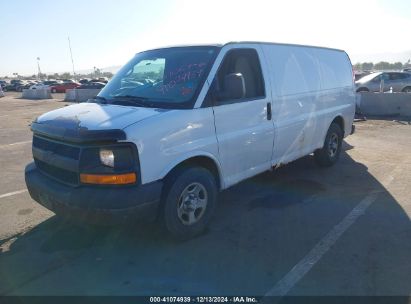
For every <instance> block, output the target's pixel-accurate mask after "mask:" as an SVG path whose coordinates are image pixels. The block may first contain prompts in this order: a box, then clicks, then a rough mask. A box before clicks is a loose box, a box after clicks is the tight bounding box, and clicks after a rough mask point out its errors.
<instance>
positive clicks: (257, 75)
mask: <svg viewBox="0 0 411 304" xmlns="http://www.w3.org/2000/svg"><path fill="white" fill-rule="evenodd" d="M231 74H236V75H237V76H238V75H241V76H239V77H242V79H243V84H244V88H245V91H244V92H243V96H242V97H235V98H233V97H232V94H229V93H228V92H227V90H230V86H231V85H232V84H229V83H227V82H228V81H229V80H228V78H227V76H229V75H231ZM213 86H214V87H213V91H214V94H213V95H214V98H213V99H214V100H215V102H216V103H217V104H222V103H224V102H228V101H236V102H241V101H247V100H250V99H257V98H261V97H264V96H265V88H264V79H263V76H262V73H261V65H260V61H259V59H258V54H257V52H256V50H254V49H234V50H231V51H229V52H228V53H227V55H226V56H225V58H224V60H223V62H222V63H221V65H220V68H219V70H218V73H217V75H216V78H215V79H214V84H213Z"/></svg>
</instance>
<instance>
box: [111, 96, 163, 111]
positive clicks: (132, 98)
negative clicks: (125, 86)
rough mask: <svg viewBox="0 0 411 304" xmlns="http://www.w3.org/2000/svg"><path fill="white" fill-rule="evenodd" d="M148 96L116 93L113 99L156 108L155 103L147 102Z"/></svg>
mask: <svg viewBox="0 0 411 304" xmlns="http://www.w3.org/2000/svg"><path fill="white" fill-rule="evenodd" d="M149 99H150V98H148V97H142V96H134V95H117V96H114V97H113V100H117V101H119V102H126V103H129V104H133V105H137V106H141V107H150V108H156V106H155V104H154V103H152V102H148V100H149Z"/></svg>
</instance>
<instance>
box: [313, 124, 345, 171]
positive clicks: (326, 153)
mask: <svg viewBox="0 0 411 304" xmlns="http://www.w3.org/2000/svg"><path fill="white" fill-rule="evenodd" d="M342 140H343V131H342V130H341V127H340V126H339V125H338V124H336V123H332V124H331V126H330V128H329V129H328V132H327V135H326V136H325V140H324V146H323V147H322V148H321V149H318V150H316V151H315V152H314V159H315V161H316V162H317V164H318V165H319V166H321V167H330V166H332V165H334V164H335V163H336V162H337V160H338V158H339V157H340V153H341V144H342Z"/></svg>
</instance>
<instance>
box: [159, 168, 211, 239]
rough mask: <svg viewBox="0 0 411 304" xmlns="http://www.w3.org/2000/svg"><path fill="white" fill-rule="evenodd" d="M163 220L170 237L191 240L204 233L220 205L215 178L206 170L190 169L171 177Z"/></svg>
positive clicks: (168, 181) (166, 194)
mask: <svg viewBox="0 0 411 304" xmlns="http://www.w3.org/2000/svg"><path fill="white" fill-rule="evenodd" d="M165 191H166V192H165V196H164V198H163V214H162V220H163V222H164V224H165V228H166V229H167V231H168V232H169V234H170V235H171V236H172V237H173V238H175V239H178V240H187V239H190V238H192V237H194V236H196V235H199V234H200V233H201V232H203V231H204V229H205V228H206V226H207V224H208V223H209V222H210V219H211V217H212V214H213V213H214V209H215V206H216V203H217V192H218V189H217V184H216V179H215V177H214V176H213V174H212V173H211V172H210V171H209V170H207V169H205V168H202V167H187V168H183V169H180V170H177V171H176V172H174V174H171V175H170V176H169V177H168V178H167V180H166V185H165Z"/></svg>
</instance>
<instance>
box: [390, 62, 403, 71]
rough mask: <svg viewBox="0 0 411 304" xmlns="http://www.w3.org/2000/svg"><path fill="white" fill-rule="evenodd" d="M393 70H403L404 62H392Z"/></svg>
mask: <svg viewBox="0 0 411 304" xmlns="http://www.w3.org/2000/svg"><path fill="white" fill-rule="evenodd" d="M392 69H393V70H401V69H402V62H396V63H393V64H392Z"/></svg>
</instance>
